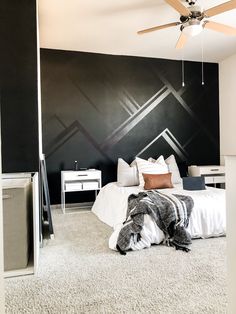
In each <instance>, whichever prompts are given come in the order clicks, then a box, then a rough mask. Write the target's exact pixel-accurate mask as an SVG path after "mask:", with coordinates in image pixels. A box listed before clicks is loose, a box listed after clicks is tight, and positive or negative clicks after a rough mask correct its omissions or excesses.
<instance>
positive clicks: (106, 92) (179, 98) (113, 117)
mask: <svg viewBox="0 0 236 314" xmlns="http://www.w3.org/2000/svg"><path fill="white" fill-rule="evenodd" d="M41 70H42V111H43V112H42V113H43V146H44V152H45V154H46V160H47V170H48V175H49V187H50V193H51V199H52V202H53V203H60V171H61V170H67V169H72V168H73V164H74V160H78V163H79V166H80V167H87V168H89V167H91V168H98V169H101V170H102V171H103V184H106V183H107V182H110V181H115V180H116V165H117V158H118V157H123V158H124V159H125V160H127V161H131V160H132V159H133V158H134V157H135V156H136V155H139V156H140V157H143V158H148V157H150V156H152V157H156V156H158V155H160V154H164V156H166V157H167V156H168V155H170V154H171V153H174V154H175V156H176V157H177V160H179V161H187V163H189V164H200V165H204V164H218V163H219V96H218V93H219V92H218V65H217V64H214V63H205V64H204V76H205V85H204V86H202V85H201V63H199V62H185V87H182V85H181V62H180V61H172V60H164V59H153V58H141V57H129V56H111V55H104V54H94V53H80V52H69V51H57V50H48V49H42V50H41ZM75 197H76V199H72V196H71V199H70V201H71V200H72V201H73V200H75V201H82V200H84V199H85V198H86V196H84V194H83V195H82V194H79V195H76V196H75ZM88 197H89V196H88Z"/></svg>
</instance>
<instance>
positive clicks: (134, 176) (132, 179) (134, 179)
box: [117, 158, 139, 186]
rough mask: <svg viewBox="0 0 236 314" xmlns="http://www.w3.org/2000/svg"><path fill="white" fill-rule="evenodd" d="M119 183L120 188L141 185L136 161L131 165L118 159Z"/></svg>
mask: <svg viewBox="0 0 236 314" xmlns="http://www.w3.org/2000/svg"><path fill="white" fill-rule="evenodd" d="M117 183H118V185H119V186H134V185H139V178H138V168H137V164H136V161H135V160H134V161H133V162H132V163H131V165H129V164H127V162H125V161H124V159H122V158H118V165H117Z"/></svg>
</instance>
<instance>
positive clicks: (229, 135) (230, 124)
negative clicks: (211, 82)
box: [219, 54, 236, 314]
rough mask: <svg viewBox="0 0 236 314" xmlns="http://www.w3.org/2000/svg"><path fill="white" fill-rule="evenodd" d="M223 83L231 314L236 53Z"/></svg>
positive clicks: (234, 302)
mask: <svg viewBox="0 0 236 314" xmlns="http://www.w3.org/2000/svg"><path fill="white" fill-rule="evenodd" d="M219 83H220V140H221V155H222V156H226V157H225V165H226V208H227V271H228V313H229V314H235V313H236V298H235V295H236V241H235V239H236V228H235V223H236V192H235V191H236V54H235V55H233V56H231V57H230V58H228V59H226V60H224V61H222V62H221V63H220V68H219Z"/></svg>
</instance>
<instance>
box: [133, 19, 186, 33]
mask: <svg viewBox="0 0 236 314" xmlns="http://www.w3.org/2000/svg"><path fill="white" fill-rule="evenodd" d="M179 24H181V23H180V22H174V23H169V24H164V25H159V26H154V27H151V28H146V29H143V30H141V31H139V32H138V34H139V35H142V34H145V33H149V32H154V31H158V30H160V29H164V28H168V27H172V26H177V25H179Z"/></svg>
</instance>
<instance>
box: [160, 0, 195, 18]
mask: <svg viewBox="0 0 236 314" xmlns="http://www.w3.org/2000/svg"><path fill="white" fill-rule="evenodd" d="M165 2H167V3H168V4H169V5H170V6H172V8H174V9H175V10H176V11H178V12H179V13H180V14H181V15H183V16H189V15H190V14H191V11H190V10H189V9H188V8H186V7H185V6H184V5H183V4H182V3H181V2H180V1H179V0H165Z"/></svg>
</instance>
